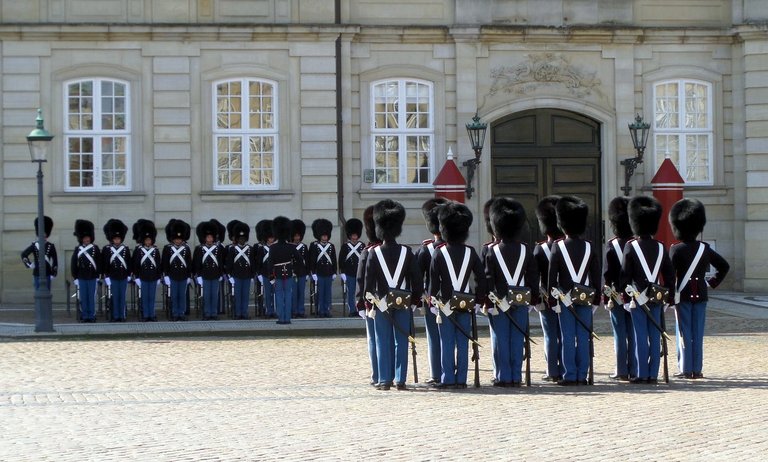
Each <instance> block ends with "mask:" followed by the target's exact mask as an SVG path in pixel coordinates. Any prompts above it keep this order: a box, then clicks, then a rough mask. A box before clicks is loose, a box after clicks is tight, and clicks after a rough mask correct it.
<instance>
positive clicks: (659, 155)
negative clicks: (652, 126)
mask: <svg viewBox="0 0 768 462" xmlns="http://www.w3.org/2000/svg"><path fill="white" fill-rule="evenodd" d="M654 146H655V147H656V167H657V168H658V166H659V165H661V163H662V162H664V159H665V158H666V157H667V156H669V158H670V160H671V161H672V163H674V164H675V166H676V167H678V168H679V166H680V137H679V136H677V135H659V134H657V135H656V136H655V140H654Z"/></svg>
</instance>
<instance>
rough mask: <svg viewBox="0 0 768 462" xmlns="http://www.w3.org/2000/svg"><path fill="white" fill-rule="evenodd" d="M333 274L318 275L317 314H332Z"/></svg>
mask: <svg viewBox="0 0 768 462" xmlns="http://www.w3.org/2000/svg"><path fill="white" fill-rule="evenodd" d="M331 284H333V278H331V276H318V277H317V314H318V316H327V315H330V314H331Z"/></svg>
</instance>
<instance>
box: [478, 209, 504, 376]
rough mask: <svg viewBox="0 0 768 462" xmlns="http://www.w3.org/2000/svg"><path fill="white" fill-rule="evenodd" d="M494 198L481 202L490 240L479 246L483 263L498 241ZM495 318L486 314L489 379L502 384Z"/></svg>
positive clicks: (489, 306)
mask: <svg viewBox="0 0 768 462" xmlns="http://www.w3.org/2000/svg"><path fill="white" fill-rule="evenodd" d="M495 200H496V199H495V198H493V197H492V198H490V199H488V200H487V201H485V204H483V222H484V223H485V230H486V231H487V232H488V237H490V240H489V241H486V242H484V243H483V245H482V247H480V261H482V262H483V263H485V258H486V256H487V255H488V252H490V251H491V249H493V247H494V246H495V245H496V244H498V243H499V242H500V241H499V238H498V237H497V236H496V235H495V234H494V232H493V226H492V225H491V205H493V202H494V201H495ZM489 290H490V288H489ZM486 303H487V305H488V306H487V307H484V308H491V309H492V308H493V307H494V304H493V303H491V302H490V301H486ZM484 311H486V310H484ZM495 320H496V317H495V316H488V333H489V334H490V336H491V364H492V366H493V378H492V379H491V383H492V384H493V385H494V386H502V382H501V379H500V378H499V366H498V364H499V355H498V351H496V345H497V340H496V327H495V325H494V322H495Z"/></svg>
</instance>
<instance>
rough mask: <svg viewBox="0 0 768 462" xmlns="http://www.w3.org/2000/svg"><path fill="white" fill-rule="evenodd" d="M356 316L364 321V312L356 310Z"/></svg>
mask: <svg viewBox="0 0 768 462" xmlns="http://www.w3.org/2000/svg"><path fill="white" fill-rule="evenodd" d="M357 315H358V316H360V317H361V318H363V319H365V310H358V312H357Z"/></svg>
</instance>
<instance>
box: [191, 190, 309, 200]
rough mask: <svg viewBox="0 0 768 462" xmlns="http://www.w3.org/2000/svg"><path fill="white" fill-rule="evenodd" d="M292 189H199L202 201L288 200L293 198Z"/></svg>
mask: <svg viewBox="0 0 768 462" xmlns="http://www.w3.org/2000/svg"><path fill="white" fill-rule="evenodd" d="M295 194H296V193H295V192H294V191H292V190H276V191H200V193H199V196H200V200H201V201H203V202H234V201H237V202H274V201H278V202H289V201H292V200H293V197H294V196H295Z"/></svg>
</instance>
